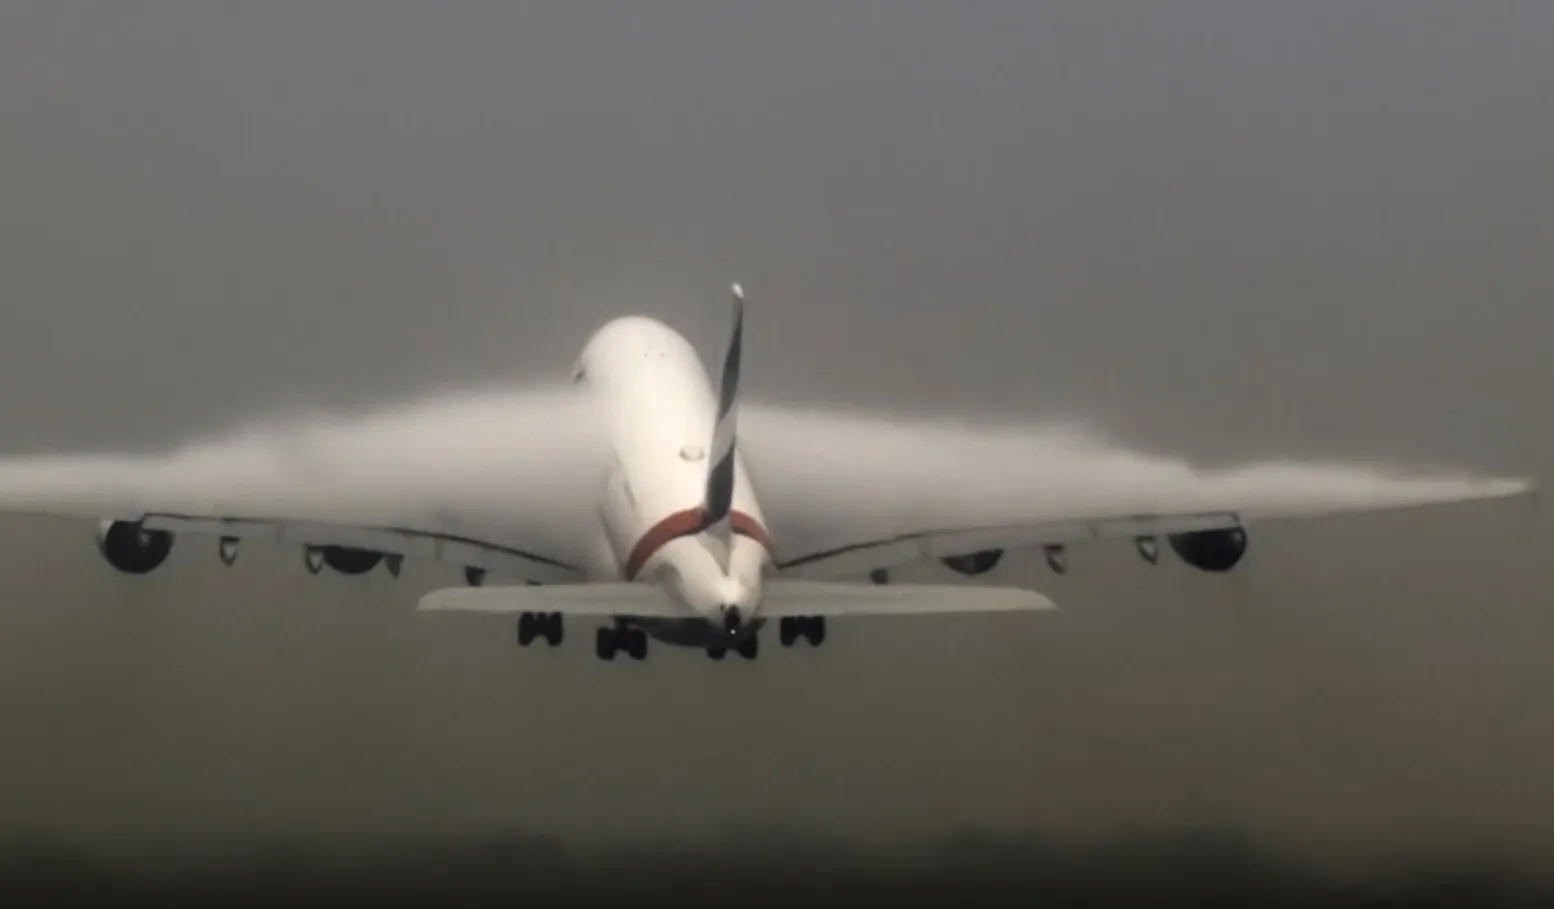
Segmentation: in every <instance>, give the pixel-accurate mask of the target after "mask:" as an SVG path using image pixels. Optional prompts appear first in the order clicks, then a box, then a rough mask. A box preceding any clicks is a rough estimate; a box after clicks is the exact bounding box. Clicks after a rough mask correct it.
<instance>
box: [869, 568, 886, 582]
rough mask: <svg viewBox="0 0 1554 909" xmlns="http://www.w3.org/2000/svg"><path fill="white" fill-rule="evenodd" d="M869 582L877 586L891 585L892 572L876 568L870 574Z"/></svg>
mask: <svg viewBox="0 0 1554 909" xmlns="http://www.w3.org/2000/svg"><path fill="white" fill-rule="evenodd" d="M869 580H871V581H873V582H874V583H876V584H889V583H890V572H889V571H888V570H886V569H884V568H876V569H874V570H873V571H871V572H869Z"/></svg>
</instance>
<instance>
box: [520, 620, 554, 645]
mask: <svg viewBox="0 0 1554 909" xmlns="http://www.w3.org/2000/svg"><path fill="white" fill-rule="evenodd" d="M562 628H563V626H562V623H561V613H559V612H525V613H523V614H522V615H520V616H518V646H519V647H527V646H529V645H530V644H532V643H534V641H535V639H536V638H544V639H545V643H547V644H549V645H550V646H552V647H555V646H557V645H558V644H560V643H561V638H562Z"/></svg>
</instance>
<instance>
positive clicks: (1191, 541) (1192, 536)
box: [1168, 527, 1247, 573]
mask: <svg viewBox="0 0 1554 909" xmlns="http://www.w3.org/2000/svg"><path fill="white" fill-rule="evenodd" d="M1168 540H1169V541H1170V544H1171V550H1172V551H1173V552H1175V553H1176V554H1177V556H1178V557H1179V558H1181V560H1182V561H1183V562H1186V563H1187V564H1188V565H1191V566H1192V567H1194V568H1196V569H1198V570H1199V571H1209V572H1215V573H1218V572H1225V571H1229V570H1230V569H1232V568H1234V567H1236V565H1237V564H1239V563H1240V562H1241V558H1242V556H1245V555H1246V542H1247V540H1246V531H1245V530H1243V529H1242V528H1240V527H1229V528H1224V529H1221V530H1197V531H1193V532H1191V533H1177V534H1172V535H1171V536H1170V537H1169V538H1168Z"/></svg>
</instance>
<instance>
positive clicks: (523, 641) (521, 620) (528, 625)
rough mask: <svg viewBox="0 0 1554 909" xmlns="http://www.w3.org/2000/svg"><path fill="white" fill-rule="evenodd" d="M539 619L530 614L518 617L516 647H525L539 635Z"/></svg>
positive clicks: (526, 613)
mask: <svg viewBox="0 0 1554 909" xmlns="http://www.w3.org/2000/svg"><path fill="white" fill-rule="evenodd" d="M539 624H540V623H539V618H538V617H537V616H536V615H535V614H534V613H532V612H525V613H523V614H522V615H520V616H518V646H519V647H527V646H529V645H530V644H532V643H534V639H535V638H536V637H537V636H538V635H539V633H540V629H539Z"/></svg>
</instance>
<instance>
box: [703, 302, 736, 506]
mask: <svg viewBox="0 0 1554 909" xmlns="http://www.w3.org/2000/svg"><path fill="white" fill-rule="evenodd" d="M744 330H745V294H744V291H743V290H742V289H741V288H740V286H739V285H738V284H735V285H734V324H733V326H732V328H730V330H729V336H728V347H727V348H725V349H724V351H723V369H722V371H721V372H720V373H719V378H718V411H717V417H716V421H717V422H716V423H714V424H713V428H712V451H711V453H710V455H711V456H710V458H709V461H710V463H711V466H710V467H709V468H708V470H707V488H706V491H705V493H704V494H703V497H702V520H703V524H704V527H705V528H707V529H713V528H714V527H715V525H717V524H720V523H724V522H726V521H727V520H728V514H729V510H730V509H731V508H733V506H734V452H735V450H736V448H737V445H736V441H737V433H736V422H737V416H738V412H739V355H740V349H741V348H742V347H743V343H744Z"/></svg>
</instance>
